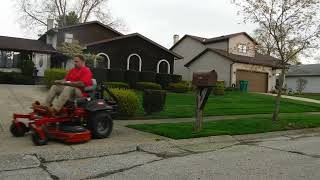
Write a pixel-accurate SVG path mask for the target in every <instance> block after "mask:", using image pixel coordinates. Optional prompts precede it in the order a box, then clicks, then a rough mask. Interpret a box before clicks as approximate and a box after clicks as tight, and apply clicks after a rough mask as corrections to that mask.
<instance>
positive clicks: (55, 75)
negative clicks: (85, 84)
mask: <svg viewBox="0 0 320 180" xmlns="http://www.w3.org/2000/svg"><path fill="white" fill-rule="evenodd" d="M66 74H67V71H66V70H65V69H58V68H54V69H47V70H46V71H45V72H44V83H45V85H46V86H47V87H48V88H50V87H51V86H52V85H53V82H54V81H55V80H60V79H63V78H64V77H65V76H66Z"/></svg>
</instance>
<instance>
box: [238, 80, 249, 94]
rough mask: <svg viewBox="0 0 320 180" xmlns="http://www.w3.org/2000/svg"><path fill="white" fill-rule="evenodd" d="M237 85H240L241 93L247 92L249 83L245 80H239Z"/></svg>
mask: <svg viewBox="0 0 320 180" xmlns="http://www.w3.org/2000/svg"><path fill="white" fill-rule="evenodd" d="M239 83H240V91H241V92H248V84H249V81H247V80H240V81H239Z"/></svg>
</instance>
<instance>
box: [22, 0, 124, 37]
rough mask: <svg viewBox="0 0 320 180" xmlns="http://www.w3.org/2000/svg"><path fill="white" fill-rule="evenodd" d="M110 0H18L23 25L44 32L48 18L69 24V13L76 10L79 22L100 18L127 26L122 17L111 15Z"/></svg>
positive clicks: (112, 25)
mask: <svg viewBox="0 0 320 180" xmlns="http://www.w3.org/2000/svg"><path fill="white" fill-rule="evenodd" d="M107 3H108V0H69V1H67V0H16V4H17V12H18V13H19V15H20V18H21V21H20V22H21V25H22V27H23V28H26V29H29V30H30V29H35V28H36V29H39V30H40V31H41V32H43V31H44V30H45V28H46V26H47V19H48V18H52V19H55V20H57V21H59V26H60V27H61V26H66V25H68V21H67V20H68V19H67V18H68V15H69V14H70V13H72V12H75V14H76V16H77V19H78V22H79V23H84V22H87V21H90V20H93V19H94V20H99V21H101V22H102V23H104V24H107V25H110V26H111V27H114V28H117V29H119V28H123V29H124V28H125V24H124V22H123V21H122V20H121V19H116V18H114V17H113V16H111V13H110V11H109V10H108V8H107V7H108V6H107Z"/></svg>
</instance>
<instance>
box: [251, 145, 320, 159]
mask: <svg viewBox="0 0 320 180" xmlns="http://www.w3.org/2000/svg"><path fill="white" fill-rule="evenodd" d="M247 145H248V146H256V147H262V148H266V149H271V150H275V151H281V152H288V153H292V154H298V155H302V156H307V157H311V158H320V155H317V154H308V153H304V152H300V151H294V150H284V149H278V148H273V147H268V146H261V145H257V144H247Z"/></svg>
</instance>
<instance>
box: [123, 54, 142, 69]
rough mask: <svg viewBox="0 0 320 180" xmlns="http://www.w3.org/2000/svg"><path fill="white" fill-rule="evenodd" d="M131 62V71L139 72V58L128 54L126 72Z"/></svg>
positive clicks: (140, 63) (140, 61)
mask: <svg viewBox="0 0 320 180" xmlns="http://www.w3.org/2000/svg"><path fill="white" fill-rule="evenodd" d="M131 61H132V65H131V66H132V67H131V69H133V70H137V71H141V65H142V60H141V57H140V56H139V55H138V54H130V56H129V57H128V59H127V70H130V63H131ZM137 62H138V64H137Z"/></svg>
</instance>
